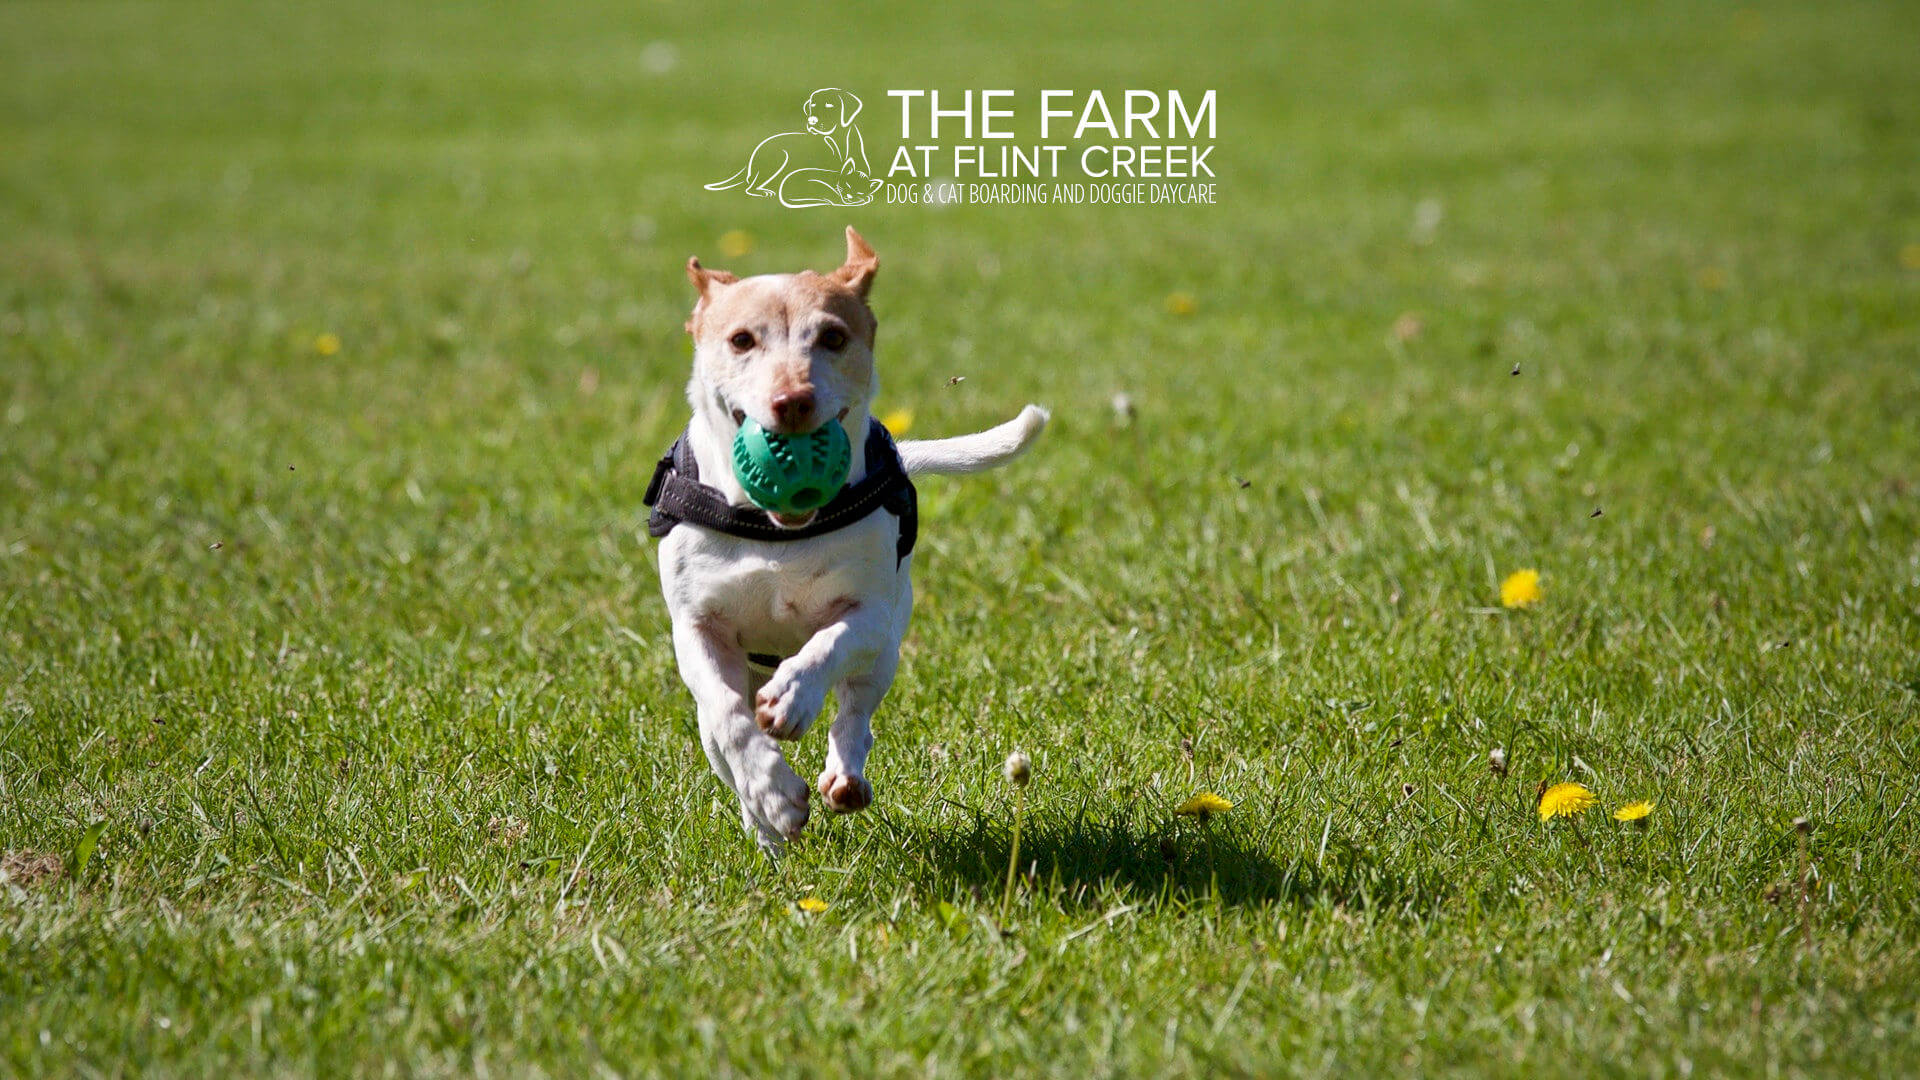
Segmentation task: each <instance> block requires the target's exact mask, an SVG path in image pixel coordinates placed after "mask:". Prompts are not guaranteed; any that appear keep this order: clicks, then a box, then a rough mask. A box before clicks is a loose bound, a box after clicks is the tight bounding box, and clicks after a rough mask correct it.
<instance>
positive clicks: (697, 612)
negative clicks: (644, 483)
mask: <svg viewBox="0 0 1920 1080" xmlns="http://www.w3.org/2000/svg"><path fill="white" fill-rule="evenodd" d="M896 532H897V529H896V528H895V527H894V526H893V519H892V518H891V516H890V515H888V514H886V513H884V512H881V513H876V514H874V515H872V516H871V517H869V518H868V519H866V520H865V521H861V522H859V523H857V524H854V525H852V526H849V527H847V528H846V529H842V530H840V531H838V532H834V533H829V534H827V535H825V536H819V537H814V538H812V539H808V540H797V541H791V542H787V543H778V544H769V543H762V542H758V541H753V540H743V539H740V538H738V537H732V536H725V535H722V534H719V533H714V532H710V531H708V530H705V529H699V528H695V527H692V526H685V525H683V526H680V527H678V528H675V529H674V530H673V532H672V533H671V534H669V535H668V537H667V539H666V541H665V542H663V543H662V545H661V549H660V554H661V561H660V576H661V584H662V587H663V589H664V591H665V592H666V597H667V604H668V607H669V609H670V610H671V611H672V613H673V616H674V618H676V619H680V618H689V617H691V618H697V619H702V620H706V621H713V622H718V623H722V624H724V625H726V626H728V627H730V628H731V629H732V630H734V631H735V633H736V634H737V635H738V638H739V641H740V644H741V645H742V646H744V647H745V648H747V649H748V650H750V651H756V652H766V653H774V654H779V655H786V654H789V653H791V652H792V651H794V650H796V649H798V648H799V647H800V646H801V645H802V644H804V643H805V642H806V640H807V639H808V638H809V637H811V636H812V635H813V634H814V632H815V631H817V630H819V629H820V628H821V627H822V626H825V625H826V624H827V623H829V622H831V621H832V620H834V619H836V618H838V617H839V616H840V615H842V614H844V613H845V612H846V611H847V609H848V608H850V607H852V606H854V605H856V604H870V603H886V602H891V601H892V599H893V598H894V597H895V596H896V595H897V594H898V592H899V591H900V589H899V587H898V584H897V583H898V582H899V581H900V580H901V579H902V578H903V577H904V575H905V573H906V568H905V567H904V566H901V565H899V561H898V559H897V558H896V557H895V553H894V550H893V545H894V542H895V538H896Z"/></svg>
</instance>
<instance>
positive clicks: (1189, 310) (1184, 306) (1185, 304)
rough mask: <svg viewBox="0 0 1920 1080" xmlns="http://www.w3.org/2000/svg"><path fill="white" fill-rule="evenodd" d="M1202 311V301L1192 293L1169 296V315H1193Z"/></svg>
mask: <svg viewBox="0 0 1920 1080" xmlns="http://www.w3.org/2000/svg"><path fill="white" fill-rule="evenodd" d="M1199 310H1200V301H1199V300H1198V299H1196V298H1195V297H1194V295H1193V294H1192V293H1190V292H1170V293H1168V294H1167V314H1169V315H1191V314H1193V313H1194V312H1196V311H1199Z"/></svg>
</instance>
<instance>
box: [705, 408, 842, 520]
mask: <svg viewBox="0 0 1920 1080" xmlns="http://www.w3.org/2000/svg"><path fill="white" fill-rule="evenodd" d="M852 466H853V448H852V447H851V446H849V445H848V444H847V431H846V429H845V428H843V427H841V426H840V424H839V422H838V421H835V420H829V421H827V422H826V423H824V424H821V425H820V426H819V427H818V428H815V429H814V430H812V431H810V432H808V433H806V434H805V435H781V434H779V433H777V432H772V431H768V430H767V429H766V428H763V427H761V426H760V425H759V424H757V423H755V422H754V421H753V419H752V418H748V420H747V422H746V423H744V424H742V425H740V431H739V433H738V434H736V435H735V436H734V437H733V475H734V478H735V479H737V480H739V481H740V486H741V487H742V488H745V489H746V492H747V498H749V499H752V500H753V504H754V505H755V506H758V507H759V508H760V509H762V510H771V511H773V512H774V513H776V514H788V515H798V514H804V513H806V512H808V511H810V510H818V509H820V508H821V507H823V506H825V505H827V504H828V503H829V502H832V501H833V497H834V496H835V495H838V494H839V493H840V489H841V488H843V487H845V486H846V483H847V470H848V469H850V468H851V467H852Z"/></svg>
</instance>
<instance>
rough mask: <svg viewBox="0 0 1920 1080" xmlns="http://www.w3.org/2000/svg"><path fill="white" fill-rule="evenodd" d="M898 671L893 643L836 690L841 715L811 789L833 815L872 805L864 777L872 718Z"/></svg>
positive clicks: (835, 721)
mask: <svg viewBox="0 0 1920 1080" xmlns="http://www.w3.org/2000/svg"><path fill="white" fill-rule="evenodd" d="M899 667H900V643H899V642H897V641H895V642H892V643H891V644H890V645H889V646H888V647H887V648H885V649H883V650H881V653H880V656H879V658H878V659H876V660H875V661H874V664H873V667H872V668H871V669H869V670H867V671H865V672H860V673H856V674H853V675H849V676H847V678H846V679H844V680H842V681H841V683H840V685H839V686H838V687H836V688H835V692H836V696H838V698H839V699H840V713H839V715H838V716H835V717H834V718H833V728H832V729H831V730H829V731H828V732H827V762H826V767H825V768H823V769H821V770H820V779H819V781H818V782H817V783H815V784H814V787H815V789H816V790H818V791H819V792H820V795H821V797H822V798H824V799H826V800H827V808H828V809H829V810H832V811H833V812H834V813H836V814H851V813H853V812H854V811H855V810H865V809H866V808H867V805H868V804H869V803H871V802H873V785H871V784H869V783H867V777H866V768H867V753H868V752H869V751H871V750H872V749H873V714H874V712H875V711H877V710H878V709H879V708H880V701H881V699H882V698H885V697H886V696H887V690H888V689H889V688H890V687H892V686H893V674H894V672H895V671H897V670H899Z"/></svg>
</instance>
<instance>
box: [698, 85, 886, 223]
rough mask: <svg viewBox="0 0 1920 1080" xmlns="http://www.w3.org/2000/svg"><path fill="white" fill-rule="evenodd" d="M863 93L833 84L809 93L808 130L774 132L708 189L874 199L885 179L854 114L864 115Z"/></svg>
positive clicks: (855, 201)
mask: <svg viewBox="0 0 1920 1080" xmlns="http://www.w3.org/2000/svg"><path fill="white" fill-rule="evenodd" d="M861 108H862V105H861V102H860V99H859V98H857V97H855V96H854V95H852V94H850V93H848V92H847V91H845V90H841V89H839V88H838V87H833V86H828V87H822V88H821V89H819V90H815V91H814V92H813V93H811V94H808V95H807V102H806V105H805V106H804V107H803V108H802V109H801V114H802V115H803V116H805V117H806V119H807V128H806V130H805V131H784V132H781V133H780V134H778V135H770V136H768V137H767V138H765V139H763V140H761V142H760V145H759V146H756V147H754V148H753V153H752V155H750V156H749V157H748V158H747V164H746V166H745V167H744V168H742V169H741V170H740V171H739V172H737V173H734V174H733V175H732V176H729V177H727V178H726V179H725V180H717V181H715V182H713V183H711V184H708V185H707V190H708V191H728V190H731V189H733V188H737V187H742V186H744V187H745V189H746V192H747V194H749V195H752V196H754V197H755V198H761V199H764V198H767V197H769V196H772V197H776V198H778V199H779V200H780V205H782V206H786V207H791V208H793V209H796V210H797V209H800V208H802V207H807V206H865V205H866V204H868V203H870V202H872V201H873V193H874V192H876V191H878V190H880V185H881V183H882V182H881V181H879V180H876V179H874V177H873V167H872V166H870V165H868V164H867V142H866V140H865V139H863V138H861V136H860V129H859V128H857V127H855V126H853V118H854V117H856V116H859V115H860V109H861Z"/></svg>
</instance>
